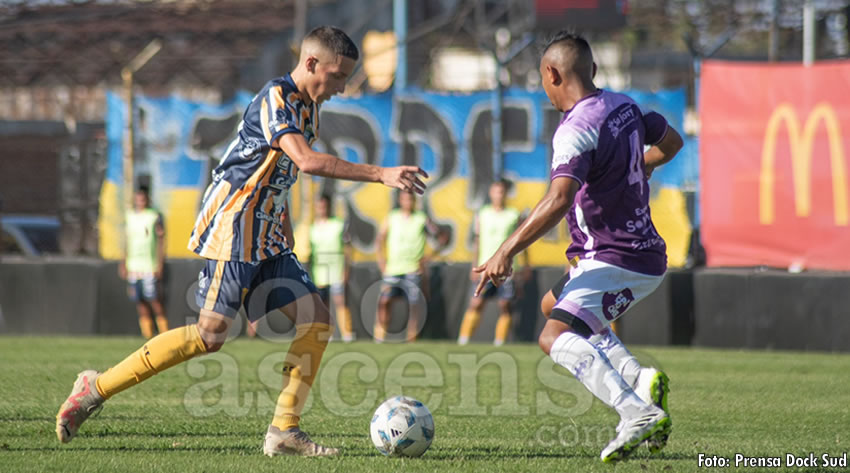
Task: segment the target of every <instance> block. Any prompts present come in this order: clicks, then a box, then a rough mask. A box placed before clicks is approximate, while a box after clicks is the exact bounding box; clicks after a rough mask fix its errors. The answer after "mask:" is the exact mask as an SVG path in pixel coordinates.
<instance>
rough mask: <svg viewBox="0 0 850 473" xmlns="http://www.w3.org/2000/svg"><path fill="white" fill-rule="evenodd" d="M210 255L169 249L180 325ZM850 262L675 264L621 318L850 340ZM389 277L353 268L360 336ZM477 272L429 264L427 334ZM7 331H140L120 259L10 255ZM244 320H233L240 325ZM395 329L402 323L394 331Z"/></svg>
mask: <svg viewBox="0 0 850 473" xmlns="http://www.w3.org/2000/svg"><path fill="white" fill-rule="evenodd" d="M201 265H202V262H201V260H198V259H192V260H189V259H187V260H169V261H168V263H167V264H166V273H165V284H164V289H165V297H166V308H167V310H168V317H169V319H170V322H171V324H172V325H174V326H177V325H183V324H185V323H191V322H193V321H194V320H195V318H196V317H197V307H196V306H195V303H194V291H195V289H196V284H197V275H198V272H199V271H200V269H201ZM562 274H563V269H562V268H557V267H540V268H535V269H534V270H533V271H532V276H531V278H530V279H529V280H528V281H527V282H526V283H525V284H523V285H522V286H521V287H520V288H519V290H518V297H517V300H516V304H515V310H514V325H513V329H512V333H511V338H510V340H511V341H515V342H520V341H523V342H533V341H534V340H535V339H536V336H537V334H538V333H539V332H540V330H541V329H542V327H543V324H544V323H545V319H544V318H543V316H542V314H541V313H540V309H539V301H540V297H541V296H542V295H543V294H544V293H545V292H546V291H549V290H550V289H551V287H552V285H553V284H554V283H555V282H556V281H557V280H558V279H560V277H561V276H562ZM848 286H850V274H846V273H804V274H789V273H787V272H780V271H757V270H744V269H700V270H696V271H684V270H678V271H676V270H674V271H670V272H668V274H667V277H666V278H665V280H664V282H663V283H662V284H661V286H660V287H659V288H658V290H657V291H656V292H655V293H653V294H652V295H651V296H650V297H649V298H647V299H646V300H644V301H641V302H640V303H638V304H636V305H635V306H634V307H633V308H632V309H630V310H629V313H628V316H626V317H624V318H623V319H621V320H620V321H619V322H618V324H619V325H618V332H619V334H620V336H621V338H622V339H623V340H624V341H625V342H626V343H629V344H637V345H690V344H694V345H698V346H709V347H721V348H756V349H763V348H767V349H791V350H825V351H850V318H848V317H847V315H848V307H850V293H848V291H847V290H846V288H847V287H848ZM379 288H380V274H379V272H378V269H377V267H376V266H375V265H374V264H372V263H358V264H356V265H355V266H354V267H353V269H352V275H351V281H350V284H349V286H348V305H349V308H350V309H351V313H352V317H353V319H354V326H355V330H356V331H357V334H358V337H359V338H361V339H368V338H370V337H371V331H372V326H373V324H374V320H375V308H376V304H377V297H378V291H379ZM471 289H472V282H471V281H470V279H469V265H468V264H460V263H435V264H432V265H431V266H430V278H429V292H430V298H429V300H428V303H427V317H425V318H424V324H423V327H422V330H421V336H422V337H423V338H438V339H439V338H448V339H454V338H456V337H457V333H458V328H459V326H460V322H461V317H462V316H463V313H464V311H465V310H466V304H467V302H468V298H469V293H470V291H471ZM405 305H406V304H405V303H403V302H402V303H398V304H396V305H395V308H394V309H395V310H394V317H393V321H394V322H393V324H392V325H391V327H390V332H391V338H393V337H394V338H396V339H400V338H402V337H403V334H404V329H405V325H404V324H405V320H406V315H405V314H406V309H407V308H406V306H405ZM0 308H1V309H2V314H3V318H4V319H5V320H4V321H3V324H2V326H0V327H2V328H0V332H2V333H6V334H75V335H95V334H103V335H135V334H138V324H137V321H136V313H135V308H134V306H133V303H132V302H130V300H129V299H128V298H127V288H126V283H124V281H122V280H120V279H119V278H118V268H117V263H115V262H111V261H103V260H95V259H62V260H45V261H31V260H25V259H19V260H9V259H7V260H4V261H3V264H2V266H0ZM496 311H497V304H495V303H491V304H488V305H487V307H486V310H485V313H484V316H483V317H482V322H481V326H480V327H479V329H478V332H477V333H476V334H475V336H474V337H473V340H474V341H477V342H489V341H490V340H492V337H493V332H494V330H495V322H496V315H497V314H496ZM243 329H244V320H240V321H239V323H236V324H234V327H233V334H234V335H235V334H238V333H241V332H242V330H243ZM258 331H259V333H260V334H262V335H266V336H291V335H292V332H291V324H290V323H289V322H288V321H286V319H285V318H284V317H283V316H282V315H279V314H278V315H271V316H269V317H267V319H266V320H264V321H262V322H261V324H260V326H259V328H258ZM392 332H395V334H394V335H393V334H392Z"/></svg>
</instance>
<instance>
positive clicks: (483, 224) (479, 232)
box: [457, 179, 528, 345]
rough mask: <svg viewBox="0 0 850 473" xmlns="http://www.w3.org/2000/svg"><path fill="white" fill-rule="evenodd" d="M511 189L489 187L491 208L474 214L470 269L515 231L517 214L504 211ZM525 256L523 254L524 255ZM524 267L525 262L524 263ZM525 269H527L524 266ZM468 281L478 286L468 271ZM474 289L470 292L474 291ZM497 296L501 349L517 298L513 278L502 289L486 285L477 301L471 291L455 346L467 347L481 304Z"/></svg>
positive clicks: (502, 185) (498, 184)
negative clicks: (474, 258) (472, 262)
mask: <svg viewBox="0 0 850 473" xmlns="http://www.w3.org/2000/svg"><path fill="white" fill-rule="evenodd" d="M509 188H510V183H509V182H508V181H507V180H505V179H500V180H498V181H496V182H494V183H493V184H491V185H490V192H489V196H490V205H485V206H484V207H481V209H480V210H479V211H478V213H477V214H475V244H474V251H473V254H474V255H475V256H476V258H477V259H476V263H475V264H473V267H475V266H477V265H480V264H482V263H484V262H485V261H487V260H488V259H489V258H490V256H493V254H494V253H495V252H496V250H498V249H499V246H500V245H501V244H502V242H504V241H505V240H506V239H507V238H508V236H510V234H511V233H512V232H513V231H514V230H515V229H516V227H517V225H519V222H520V213H519V211H518V210H516V209H513V208H510V207H505V196H506V195H507V192H508V190H509ZM523 255H525V253H523ZM526 263H527V261H526ZM525 267H526V268H527V267H528V265H527V264H526V266H525ZM469 278H470V280H471V281H473V282H478V274H477V273H475V272H474V271H470V275H469ZM474 286H475V285H473V289H474ZM497 295H498V296H499V320H498V322H496V336H495V338H494V339H493V343H494V344H495V345H502V344H504V343H505V340H506V339H507V337H508V332H509V331H510V329H511V301H512V300H513V298H514V297H515V296H516V290H515V288H514V280H513V278H509V279H508V280H506V281H505V282H504V283H503V284H502V285H501V286H499V287H496V286H494V285H493V284H490V283H488V285H487V287H486V288H485V289H484V290H483V291H482V292H481V294H480V295H479V296H478V297H476V296H475V293H474V291H473V293H472V295H471V297H470V300H469V308H468V309H467V311H466V314H464V316H463V322H462V323H461V324H460V334H459V335H458V339H457V342H458V343H459V344H461V345H466V344H467V343H469V339H470V338H472V336H473V335H474V334H475V330H476V329H477V328H478V323H479V322H480V320H481V311H482V310H483V308H484V302H485V301H486V300H487V299H490V298H491V297H493V296H497Z"/></svg>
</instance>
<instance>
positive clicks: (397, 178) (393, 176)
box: [381, 166, 428, 195]
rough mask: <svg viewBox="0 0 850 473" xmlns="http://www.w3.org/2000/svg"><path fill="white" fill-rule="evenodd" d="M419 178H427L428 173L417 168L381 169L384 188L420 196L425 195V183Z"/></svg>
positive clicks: (397, 167)
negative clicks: (387, 187) (392, 188)
mask: <svg viewBox="0 0 850 473" xmlns="http://www.w3.org/2000/svg"><path fill="white" fill-rule="evenodd" d="M419 176H422V177H424V178H427V177H428V173H426V172H425V171H423V170H422V168H420V167H419V166H396V167H392V168H382V169H381V183H382V184H384V185H385V186H389V187H394V188H396V189H401V190H403V191H408V192H415V193H417V194H419V195H422V194H424V193H425V183H424V182H422V181H421V180H420V179H419Z"/></svg>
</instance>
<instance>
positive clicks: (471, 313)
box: [458, 310, 481, 343]
mask: <svg viewBox="0 0 850 473" xmlns="http://www.w3.org/2000/svg"><path fill="white" fill-rule="evenodd" d="M480 321H481V312H479V311H477V310H467V311H466V314H464V315H463V322H461V323H460V335H459V336H458V340H459V341H461V342H462V343H466V342H468V341H469V339H470V338H472V335H474V334H475V330H476V329H478V323H479V322H480Z"/></svg>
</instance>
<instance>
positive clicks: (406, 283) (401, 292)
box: [381, 273, 422, 304]
mask: <svg viewBox="0 0 850 473" xmlns="http://www.w3.org/2000/svg"><path fill="white" fill-rule="evenodd" d="M420 284H422V275H421V274H419V273H408V274H399V275H398V276H384V280H383V281H381V298H382V299H392V298H394V297H407V300H408V301H409V302H410V303H411V304H415V303H417V302H419V299H421V298H422V291H421V289H420V288H419V285H420Z"/></svg>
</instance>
